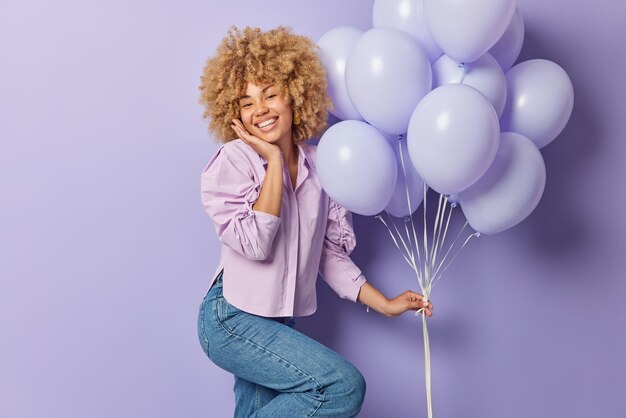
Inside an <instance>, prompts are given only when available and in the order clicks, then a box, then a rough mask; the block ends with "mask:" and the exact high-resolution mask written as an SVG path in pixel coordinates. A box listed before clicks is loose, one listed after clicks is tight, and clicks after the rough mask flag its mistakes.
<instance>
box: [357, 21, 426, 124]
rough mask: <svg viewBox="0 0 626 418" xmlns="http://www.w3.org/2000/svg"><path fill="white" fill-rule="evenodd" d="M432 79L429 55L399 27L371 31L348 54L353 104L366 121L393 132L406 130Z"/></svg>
mask: <svg viewBox="0 0 626 418" xmlns="http://www.w3.org/2000/svg"><path fill="white" fill-rule="evenodd" d="M431 82H432V73H431V68H430V62H429V61H428V57H427V56H426V54H425V53H424V51H423V50H422V49H421V48H420V46H419V44H418V43H417V41H416V40H415V39H413V38H412V37H411V36H410V35H408V34H406V33H404V32H402V31H399V30H397V29H389V28H374V29H370V30H368V31H367V32H365V33H364V34H363V35H362V36H361V37H360V38H359V40H358V41H357V42H356V44H355V45H354V47H353V49H352V52H351V53H350V56H349V57H348V63H347V65H346V85H347V87H348V94H349V95H350V99H351V100H352V103H354V106H355V107H356V108H357V110H358V111H359V113H360V114H361V116H363V118H364V119H365V120H366V121H367V122H369V123H370V124H372V125H373V126H374V127H376V128H378V129H380V130H381V131H384V132H387V133H390V134H396V135H398V134H403V133H405V132H406V129H407V126H408V124H409V119H410V118H411V112H413V109H415V105H417V103H418V102H419V101H420V99H421V98H422V97H424V95H425V94H426V93H428V92H429V91H430V87H431Z"/></svg>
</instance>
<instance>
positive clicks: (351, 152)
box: [316, 120, 397, 216]
mask: <svg viewBox="0 0 626 418" xmlns="http://www.w3.org/2000/svg"><path fill="white" fill-rule="evenodd" d="M316 168H317V172H318V174H319V177H320V182H321V183H322V187H323V188H324V190H325V191H326V193H328V195H329V196H330V197H331V198H333V200H335V201H336V202H337V203H339V204H340V205H341V206H343V207H345V208H346V209H348V210H350V211H352V212H354V213H358V214H361V215H367V216H369V215H375V214H377V213H379V212H380V211H382V210H383V209H385V206H387V203H389V199H391V195H392V193H393V190H394V187H395V183H396V175H397V168H396V157H395V156H394V153H393V150H392V149H391V146H390V145H389V143H388V142H387V140H386V139H385V137H384V136H383V135H382V134H381V133H380V132H378V131H377V130H376V129H375V128H373V127H372V126H370V125H368V124H367V123H365V122H360V121H355V120H347V121H343V122H339V123H337V124H335V125H333V126H332V127H330V128H329V129H328V130H327V131H326V132H325V133H324V135H322V138H321V139H320V142H319V144H318V146H317V160H316Z"/></svg>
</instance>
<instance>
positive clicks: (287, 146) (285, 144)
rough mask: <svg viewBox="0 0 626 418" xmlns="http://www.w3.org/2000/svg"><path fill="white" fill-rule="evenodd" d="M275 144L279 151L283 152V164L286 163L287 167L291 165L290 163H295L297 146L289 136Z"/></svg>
mask: <svg viewBox="0 0 626 418" xmlns="http://www.w3.org/2000/svg"><path fill="white" fill-rule="evenodd" d="M276 145H278V147H279V148H280V151H281V152H282V154H283V160H284V161H285V164H287V167H291V166H292V165H294V164H295V163H297V161H298V146H297V145H296V143H295V141H294V140H293V138H292V137H291V136H290V137H285V139H284V140H282V141H280V142H279V143H277V144H276Z"/></svg>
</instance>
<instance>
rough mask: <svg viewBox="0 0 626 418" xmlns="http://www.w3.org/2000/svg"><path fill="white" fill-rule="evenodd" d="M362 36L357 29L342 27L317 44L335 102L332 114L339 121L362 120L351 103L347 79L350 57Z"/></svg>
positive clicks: (329, 89) (324, 36)
mask: <svg viewBox="0 0 626 418" xmlns="http://www.w3.org/2000/svg"><path fill="white" fill-rule="evenodd" d="M362 34H363V32H362V31H360V30H358V29H356V28H353V27H349V26H341V27H338V28H334V29H331V30H329V31H328V32H326V33H325V34H324V35H323V36H322V37H321V38H320V40H319V42H318V43H317V45H318V46H319V47H320V59H321V61H322V64H323V65H324V68H325V69H326V78H327V79H328V95H329V96H330V98H331V99H332V101H333V109H331V110H330V113H332V114H333V115H335V116H337V117H338V118H339V119H355V120H361V119H362V118H361V115H360V114H359V112H358V111H357V110H356V108H355V107H354V105H353V104H352V102H351V101H350V97H349V96H348V90H347V88H346V78H345V73H346V61H347V60H348V55H349V54H350V51H351V50H352V47H353V46H354V44H355V43H356V41H357V40H358V39H359V37H360V36H361V35H362Z"/></svg>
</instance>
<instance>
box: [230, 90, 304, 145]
mask: <svg viewBox="0 0 626 418" xmlns="http://www.w3.org/2000/svg"><path fill="white" fill-rule="evenodd" d="M239 114H240V116H241V121H242V122H243V126H244V127H245V128H246V129H247V131H248V132H250V134H252V135H254V136H256V137H258V138H260V139H262V140H264V141H266V142H270V143H273V144H279V143H281V142H284V141H292V132H291V124H292V121H293V112H292V110H291V106H289V104H288V103H287V102H285V100H284V99H283V96H282V90H281V88H280V87H279V86H278V85H276V84H263V85H260V86H258V85H255V84H252V83H248V85H247V87H246V90H245V92H244V94H243V95H242V96H241V97H240V98H239Z"/></svg>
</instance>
